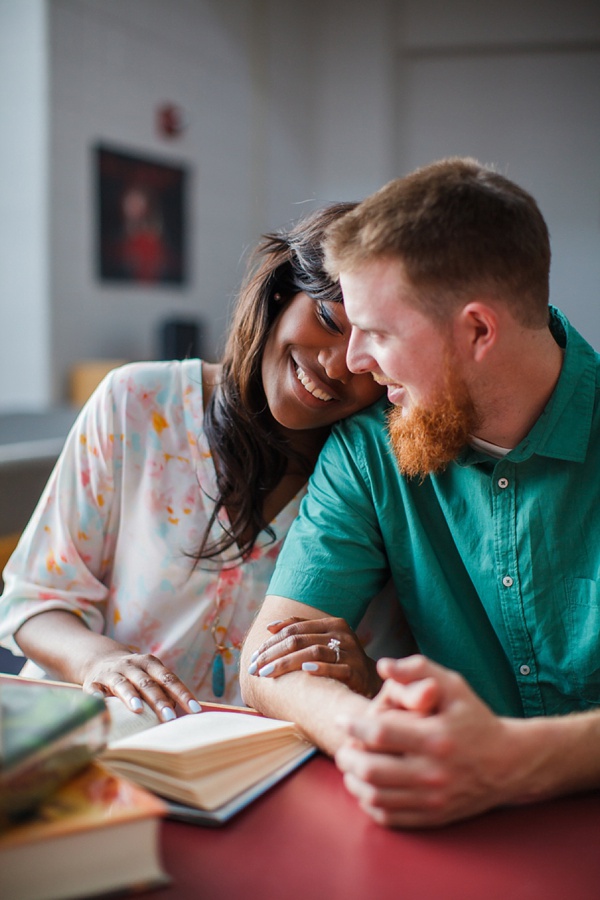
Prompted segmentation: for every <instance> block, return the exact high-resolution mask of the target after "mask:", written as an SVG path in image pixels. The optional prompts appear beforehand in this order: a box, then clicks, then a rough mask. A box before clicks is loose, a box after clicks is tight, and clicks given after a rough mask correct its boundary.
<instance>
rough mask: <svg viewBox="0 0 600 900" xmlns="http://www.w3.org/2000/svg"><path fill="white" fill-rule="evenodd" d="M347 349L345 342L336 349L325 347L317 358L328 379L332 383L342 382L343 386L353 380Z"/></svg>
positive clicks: (337, 345) (335, 347)
mask: <svg viewBox="0 0 600 900" xmlns="http://www.w3.org/2000/svg"><path fill="white" fill-rule="evenodd" d="M346 347H347V345H346V342H345V341H344V342H343V343H342V342H340V343H339V344H336V346H334V347H323V349H322V350H320V351H319V353H318V356H317V359H318V360H319V363H320V364H321V366H323V368H324V369H325V374H326V375H327V377H328V378H329V379H331V381H341V382H342V384H346V383H347V382H348V381H349V380H350V379H351V378H352V372H351V371H350V370H349V368H348V364H347V362H346Z"/></svg>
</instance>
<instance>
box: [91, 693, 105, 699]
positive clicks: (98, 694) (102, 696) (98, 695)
mask: <svg viewBox="0 0 600 900" xmlns="http://www.w3.org/2000/svg"><path fill="white" fill-rule="evenodd" d="M92 697H100V699H101V700H104V691H92Z"/></svg>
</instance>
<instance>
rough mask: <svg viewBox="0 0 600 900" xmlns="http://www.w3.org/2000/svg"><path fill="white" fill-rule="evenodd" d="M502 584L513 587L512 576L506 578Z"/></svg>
mask: <svg viewBox="0 0 600 900" xmlns="http://www.w3.org/2000/svg"><path fill="white" fill-rule="evenodd" d="M502 584H503V585H504V587H512V584H513V580H512V578H511V577H510V575H505V576H504V578H503V579H502Z"/></svg>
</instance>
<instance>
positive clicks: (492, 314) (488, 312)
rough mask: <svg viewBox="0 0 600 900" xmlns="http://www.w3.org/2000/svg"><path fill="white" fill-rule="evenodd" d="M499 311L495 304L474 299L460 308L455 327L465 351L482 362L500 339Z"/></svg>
mask: <svg viewBox="0 0 600 900" xmlns="http://www.w3.org/2000/svg"><path fill="white" fill-rule="evenodd" d="M498 325H499V322H498V313H497V312H496V310H495V309H494V307H493V306H490V304H489V303H485V302H483V301H479V300H472V301H471V302H469V303H467V304H465V306H463V308H462V309H461V310H460V312H459V314H458V316H457V319H456V322H455V327H456V329H457V337H458V339H459V341H460V345H461V346H462V348H463V351H464V352H465V353H466V354H467V355H468V356H470V358H471V359H472V360H473V362H481V360H483V359H484V357H485V356H486V355H487V354H488V353H489V351H490V350H491V349H492V348H493V347H494V345H495V343H496V341H497V340H498Z"/></svg>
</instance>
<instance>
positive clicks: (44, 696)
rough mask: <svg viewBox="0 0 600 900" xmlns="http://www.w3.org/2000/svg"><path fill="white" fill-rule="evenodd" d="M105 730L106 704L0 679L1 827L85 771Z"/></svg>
mask: <svg viewBox="0 0 600 900" xmlns="http://www.w3.org/2000/svg"><path fill="white" fill-rule="evenodd" d="M109 726H110V716H109V714H108V712H107V709H106V705H105V703H104V701H103V700H102V699H100V698H98V697H93V696H91V695H90V694H84V693H83V691H82V690H81V688H80V687H78V686H76V685H70V684H62V683H57V682H40V681H33V680H31V681H30V680H28V679H26V678H20V677H18V676H11V675H0V825H2V823H5V822H7V821H8V820H10V819H14V818H15V817H18V816H19V815H22V814H24V813H26V812H27V811H28V810H30V809H31V808H32V807H34V806H35V804H36V803H39V802H40V801H41V800H42V799H43V798H44V797H46V796H48V795H49V794H50V793H51V792H52V791H53V790H55V789H56V788H57V787H58V786H59V785H60V784H62V783H63V782H64V781H66V780H67V779H68V778H70V777H71V776H72V775H73V774H74V773H76V772H78V771H80V770H81V769H82V768H83V767H84V766H86V765H87V763H88V762H89V761H90V760H91V759H92V758H93V757H95V756H96V755H97V754H98V753H99V752H100V750H101V749H102V748H103V747H104V745H105V744H106V740H107V735H108V729H109Z"/></svg>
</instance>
